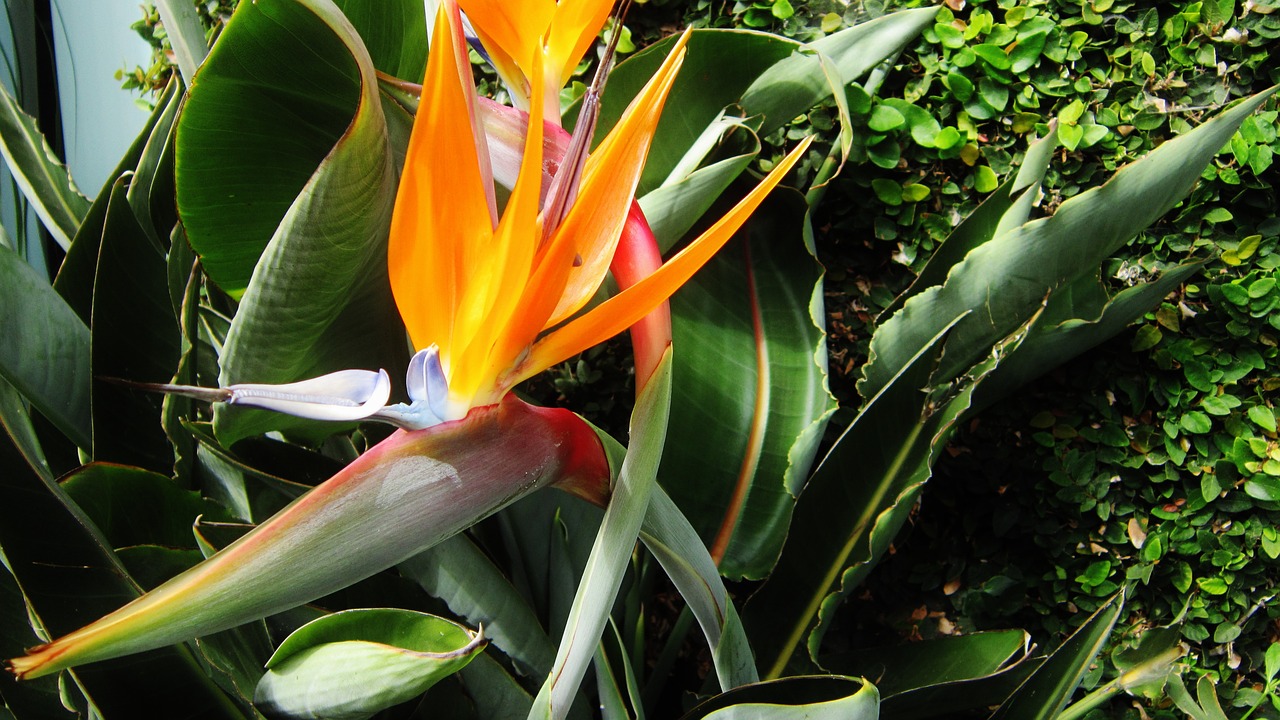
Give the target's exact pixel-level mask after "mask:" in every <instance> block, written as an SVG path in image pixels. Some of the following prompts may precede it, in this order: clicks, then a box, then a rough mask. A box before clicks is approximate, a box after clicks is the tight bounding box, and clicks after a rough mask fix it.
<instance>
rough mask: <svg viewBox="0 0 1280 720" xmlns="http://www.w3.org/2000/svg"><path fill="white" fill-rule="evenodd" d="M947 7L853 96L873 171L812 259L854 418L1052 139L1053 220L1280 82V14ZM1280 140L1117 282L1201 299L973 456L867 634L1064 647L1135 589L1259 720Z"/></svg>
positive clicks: (1271, 136) (1225, 171)
mask: <svg viewBox="0 0 1280 720" xmlns="http://www.w3.org/2000/svg"><path fill="white" fill-rule="evenodd" d="M946 4H947V5H948V8H947V9H944V10H943V11H942V12H941V13H940V14H939V16H938V22H937V24H936V25H935V27H934V28H933V29H932V31H927V32H926V33H925V36H924V39H923V41H922V42H921V43H920V44H919V45H918V47H916V48H915V49H914V50H913V51H909V52H908V53H905V54H904V56H903V57H902V58H901V61H900V63H899V65H898V66H897V67H896V68H895V69H894V70H893V71H892V72H890V73H888V74H887V76H886V79H885V85H884V86H883V87H882V88H880V92H879V93H878V96H877V97H874V98H873V97H870V96H869V94H868V93H864V92H859V91H858V90H857V89H855V90H853V91H852V92H851V93H850V110H851V112H852V113H853V115H854V116H855V122H858V123H859V124H860V125H861V126H862V127H863V128H865V130H864V131H863V132H862V133H860V134H859V135H858V136H857V138H856V140H855V154H854V158H853V160H854V161H857V162H859V165H858V167H856V168H847V169H846V171H845V173H844V174H843V175H842V176H841V179H839V180H837V182H836V183H835V185H834V188H833V189H832V191H831V194H829V195H828V196H827V198H826V201H825V208H826V209H827V211H828V216H827V217H824V218H820V219H819V225H820V227H821V228H822V229H824V230H825V233H824V234H823V235H822V236H820V238H819V241H818V249H819V254H820V255H821V256H822V258H823V260H824V261H825V262H827V263H828V267H829V270H830V273H831V275H830V278H831V280H832V281H833V282H831V283H830V285H829V292H828V294H829V302H830V305H829V307H830V309H831V310H832V317H831V323H830V328H829V329H830V331H831V332H832V337H833V344H834V346H835V350H836V354H835V358H836V359H837V360H838V361H839V362H835V363H833V370H835V371H836V372H837V378H836V380H837V383H836V388H837V391H843V393H844V394H845V397H848V393H849V392H850V391H851V390H852V382H850V380H852V379H856V376H857V372H858V370H857V368H858V366H859V364H860V362H861V358H862V356H863V353H864V352H865V347H864V345H863V343H864V342H865V339H866V337H867V336H868V335H869V329H870V327H872V326H873V325H874V322H875V316H876V314H877V311H878V310H879V309H881V308H883V307H885V306H886V305H887V304H888V302H889V300H890V298H891V297H892V296H893V295H894V293H895V292H896V291H898V290H899V289H900V288H901V287H902V283H903V282H904V278H905V277H909V273H905V272H901V270H905V269H908V268H909V269H918V268H919V267H920V266H921V264H922V263H923V261H924V260H925V259H927V258H928V256H929V254H930V252H931V251H932V250H933V248H934V244H935V243H936V242H937V241H938V240H940V239H941V238H942V237H945V235H946V233H947V232H948V231H949V230H950V228H951V227H952V226H953V225H954V224H955V222H956V220H957V219H958V218H960V217H963V216H964V215H965V214H966V213H967V212H969V210H970V209H971V208H972V207H973V206H974V205H975V204H976V203H977V202H978V201H980V200H981V198H982V197H983V195H984V194H985V193H986V192H989V191H990V190H992V189H994V188H995V187H996V186H997V184H998V183H999V182H1000V181H1001V180H1002V179H1004V178H1005V177H1006V176H1007V174H1008V173H1009V171H1010V168H1011V167H1016V165H1017V163H1018V161H1019V160H1020V157H1021V153H1022V151H1023V150H1024V149H1025V147H1026V145H1027V142H1028V139H1029V138H1030V137H1032V136H1036V135H1041V134H1043V133H1046V132H1049V131H1050V126H1049V122H1050V121H1056V123H1057V129H1058V130H1057V131H1058V133H1059V138H1060V139H1061V142H1062V145H1063V146H1064V147H1063V149H1061V150H1060V151H1059V155H1058V157H1057V158H1056V161H1055V163H1054V165H1053V168H1052V169H1051V170H1050V173H1049V177H1048V179H1047V182H1046V188H1045V192H1046V195H1045V197H1044V199H1043V201H1042V204H1041V207H1042V209H1043V211H1045V212H1051V211H1052V209H1053V208H1054V207H1055V206H1056V205H1057V204H1058V203H1060V202H1061V201H1062V200H1063V199H1065V198H1067V197H1070V196H1072V195H1074V194H1075V193H1077V192H1078V191H1079V190H1081V189H1083V188H1086V187H1089V186H1092V185H1095V184H1097V183H1098V182H1099V180H1100V178H1102V177H1105V176H1106V175H1107V174H1109V172H1110V171H1112V170H1113V169H1114V168H1116V167H1118V166H1121V165H1123V164H1124V163H1126V162H1128V161H1130V160H1132V159H1133V158H1135V157H1137V156H1140V155H1142V154H1144V153H1146V152H1147V151H1149V150H1150V149H1151V148H1152V147H1154V146H1155V145H1157V144H1159V143H1160V142H1162V141H1163V140H1165V139H1167V138H1169V137H1172V136H1173V135H1176V134H1177V133H1179V132H1181V131H1183V130H1185V129H1187V128H1188V127H1192V126H1194V125H1195V124H1197V123H1198V122H1199V121H1200V120H1201V119H1202V118H1203V117H1204V116H1205V115H1206V114H1207V113H1208V112H1209V111H1210V110H1212V109H1213V108H1216V107H1218V106H1220V105H1221V104H1223V103H1225V102H1229V101H1230V100H1232V99H1234V98H1235V97H1239V96H1241V95H1244V94H1247V93H1250V92H1254V91H1257V90H1260V89H1263V88H1265V87H1267V86H1269V85H1271V84H1272V83H1275V82H1277V81H1280V68H1278V66H1277V63H1276V60H1275V57H1274V51H1275V49H1276V48H1277V43H1276V41H1275V38H1276V37H1277V36H1278V35H1280V14H1278V13H1275V12H1273V10H1276V9H1277V8H1276V7H1275V6H1271V5H1268V4H1265V3H1245V4H1240V3H1234V2H1204V3H1200V2H1195V3H1192V2H1170V3H1140V2H1123V1H1117V2H1107V1H1105V0H1096V1H1094V2H1092V3H1089V2H1086V3H1079V2H1030V3H1025V2H1020V3H1014V2H1008V1H1002V2H994V1H989V2H982V1H979V2H970V3H963V2H948V3H946ZM869 5H870V4H869V3H868V4H865V5H864V6H863V9H864V10H865V11H869V12H873V10H872V9H871V8H870V7H869ZM1276 118H1277V114H1276V112H1275V110H1274V109H1271V110H1269V111H1267V112H1264V113H1261V114H1259V115H1258V116H1256V117H1254V118H1252V119H1251V120H1249V121H1247V122H1246V124H1245V126H1244V128H1243V129H1242V130H1241V132H1240V133H1239V134H1238V135H1237V136H1236V138H1235V139H1234V140H1233V141H1232V143H1231V145H1230V147H1228V148H1225V149H1224V151H1223V153H1222V154H1220V155H1219V157H1218V159H1217V161H1216V162H1215V167H1213V168H1211V169H1210V170H1208V171H1206V173H1205V174H1204V177H1203V182H1202V183H1201V184H1200V186H1199V187H1198V188H1197V189H1196V191H1195V192H1194V193H1193V195H1192V197H1191V198H1190V199H1189V200H1188V201H1187V202H1185V203H1184V204H1183V205H1182V206H1181V207H1180V208H1179V210H1178V211H1177V212H1176V213H1175V214H1174V215H1173V216H1172V217H1169V218H1167V219H1166V221H1165V222H1164V223H1163V224H1161V225H1158V226H1157V227H1155V228H1153V229H1152V230H1150V231H1149V232H1147V233H1146V234H1145V235H1143V236H1142V237H1140V238H1139V239H1137V240H1136V241H1135V242H1133V243H1132V244H1131V245H1130V246H1129V248H1128V250H1127V251H1126V252H1125V253H1123V254H1122V255H1121V256H1120V257H1117V258H1115V259H1114V260H1113V261H1112V262H1111V263H1110V264H1109V265H1108V266H1107V267H1104V268H1103V269H1102V270H1103V273H1104V278H1107V279H1109V281H1110V282H1111V283H1113V284H1114V285H1115V286H1116V287H1121V286H1124V285H1125V284H1127V283H1130V282H1132V281H1133V280H1134V279H1135V278H1139V277H1144V276H1147V275H1149V274H1151V273H1152V272H1154V271H1155V270H1157V269H1159V268H1162V267H1165V266H1167V265H1169V264H1172V263H1175V262H1179V261H1182V260H1185V259H1186V258H1187V257H1189V256H1193V257H1203V258H1205V259H1206V262H1205V265H1204V269H1203V271H1202V272H1201V274H1200V276H1199V277H1198V278H1196V280H1195V281H1194V282H1192V283H1191V284H1188V285H1187V286H1185V287H1184V288H1183V289H1182V290H1181V291H1180V292H1179V293H1177V294H1175V295H1173V296H1170V297H1169V298H1167V299H1166V301H1165V302H1164V304H1163V305H1162V306H1161V308H1160V309H1159V310H1157V311H1156V312H1154V313H1152V314H1151V315H1149V316H1148V317H1147V319H1146V320H1145V322H1144V323H1142V324H1141V325H1139V326H1138V327H1136V328H1134V329H1133V330H1132V331H1131V332H1130V333H1128V334H1127V335H1125V336H1123V337H1121V338H1119V339H1117V340H1115V341H1113V342H1111V343H1109V344H1107V345H1105V346H1103V347H1101V348H1099V349H1098V350H1097V351H1095V352H1093V353H1092V354H1090V355H1087V356H1086V357H1085V358H1082V359H1081V360H1079V361H1077V362H1074V363H1071V364H1069V365H1068V366H1066V367H1064V368H1062V369H1060V370H1059V371H1057V372H1055V373H1053V374H1051V375H1050V376H1049V377H1047V378H1045V379H1043V380H1042V381H1040V382H1039V383H1037V384H1036V385H1035V386H1033V387H1032V388H1031V389H1029V391H1028V392H1026V393H1023V394H1021V395H1019V396H1018V397H1016V398H1013V399H1011V400H1009V401H1006V402H1004V403H1003V404H1001V405H998V406H996V407H993V408H991V409H990V410H989V411H988V412H986V413H985V414H984V415H983V416H982V417H981V419H980V421H978V422H975V423H974V424H973V425H972V426H971V427H970V428H968V430H967V431H966V432H963V433H961V435H960V436H959V437H958V439H957V440H956V441H955V443H954V444H953V447H952V457H951V458H949V459H946V460H944V461H943V462H942V463H940V467H939V476H940V477H938V478H937V479H936V480H935V482H934V483H933V486H932V487H931V488H930V489H929V490H928V491H927V492H926V494H925V496H924V500H923V503H922V506H921V508H920V511H919V515H918V519H917V522H916V523H915V525H914V530H912V531H911V532H910V534H909V535H907V536H906V537H903V538H900V543H899V547H898V552H897V555H896V556H895V557H893V558H891V559H889V560H887V561H886V562H885V563H884V565H883V566H882V567H881V568H880V570H879V571H878V572H877V574H876V575H875V576H874V577H873V579H872V580H871V581H870V584H869V593H868V594H867V595H866V596H864V598H863V602H862V604H861V605H860V606H858V607H856V608H855V612H858V613H861V615H860V616H861V617H863V618H865V617H866V616H868V615H870V616H872V617H879V618H881V619H882V620H883V621H884V623H885V624H886V625H888V626H889V627H891V628H894V629H896V630H897V631H898V632H899V633H901V634H907V635H910V634H914V633H920V634H924V635H929V634H935V633H939V632H943V633H948V632H966V631H971V630H974V629H980V628H988V627H1005V626H1009V625H1021V626H1025V627H1028V628H1031V629H1032V630H1033V634H1034V635H1035V636H1036V638H1037V640H1038V641H1040V642H1043V643H1049V644H1052V643H1054V642H1056V641H1057V638H1060V637H1061V636H1062V634H1063V633H1065V632H1067V631H1069V630H1070V629H1071V628H1072V627H1073V626H1074V625H1075V624H1077V623H1078V622H1080V621H1081V620H1082V619H1083V618H1084V617H1085V616H1086V615H1087V614H1088V612H1090V611H1092V610H1093V609H1095V608H1096V607H1097V606H1098V604H1099V603H1100V602H1101V601H1102V600H1104V599H1105V598H1107V597H1109V596H1110V595H1111V594H1113V593H1114V592H1116V591H1117V590H1118V589H1119V588H1121V587H1126V588H1128V590H1129V593H1130V601H1129V605H1128V608H1127V611H1126V612H1127V619H1126V620H1125V622H1127V624H1128V627H1130V628H1131V629H1132V630H1134V631H1137V630H1139V629H1141V628H1143V627H1149V626H1151V625H1157V624H1163V623H1167V622H1170V621H1172V620H1173V619H1174V618H1175V617H1176V616H1178V615H1179V613H1181V612H1182V611H1183V609H1184V607H1185V609H1186V613H1185V620H1186V622H1185V624H1183V625H1182V629H1181V632H1182V636H1183V639H1184V640H1185V641H1186V642H1187V643H1188V645H1189V646H1190V652H1189V654H1188V664H1189V666H1190V667H1191V668H1192V670H1193V673H1196V674H1199V673H1208V674H1210V675H1211V676H1213V677H1215V678H1221V682H1220V684H1219V693H1220V694H1221V695H1222V696H1223V697H1224V698H1225V699H1228V700H1233V701H1235V702H1236V704H1237V705H1238V706H1240V707H1248V706H1251V705H1252V704H1253V703H1254V701H1255V700H1256V699H1257V694H1256V692H1257V689H1258V688H1261V686H1262V683H1263V654H1264V652H1265V650H1266V649H1267V647H1268V645H1269V644H1270V643H1271V642H1272V641H1273V640H1274V639H1275V635H1276V619H1277V618H1280V610H1278V609H1276V608H1275V607H1274V604H1273V603H1271V602H1270V601H1271V600H1272V598H1273V597H1274V596H1275V595H1276V592H1277V590H1276V589H1275V586H1276V584H1277V583H1278V582H1280V571H1278V569H1277V563H1276V558H1277V556H1280V533H1278V531H1277V529H1276V522H1277V520H1278V519H1280V513H1277V510H1280V502H1278V501H1280V449H1278V446H1277V436H1276V409H1275V407H1274V406H1275V404H1276V399H1277V397H1280V395H1278V394H1277V392H1276V391H1277V389H1280V379H1277V378H1280V359H1278V358H1277V351H1276V346H1277V338H1278V337H1280V332H1278V330H1280V309H1278V308H1280V289H1277V287H1276V284H1277V279H1280V273H1278V272H1277V269H1276V268H1277V267H1280V247H1277V245H1278V241H1277V235H1280V221H1278V220H1277V219H1276V217H1275V208H1276V195H1275V191H1274V189H1273V185H1274V181H1275V177H1276V176H1275V171H1274V169H1273V162H1272V161H1273V157H1274V153H1275V151H1276V149H1277V148H1278V147H1280V145H1277V139H1276ZM807 120H808V122H809V123H811V124H812V126H814V127H818V128H819V129H822V128H824V127H827V126H828V125H829V124H830V120H829V119H828V118H823V117H813V116H811V117H810V118H808V119H807ZM803 124H804V120H800V121H798V122H797V129H799V127H800V126H802V125H803ZM837 195H838V197H837ZM840 373H843V374H845V375H846V376H847V377H846V378H844V380H845V382H839V380H841V378H840V377H839V374H840ZM867 611H871V612H867ZM864 622H865V621H864ZM863 630H864V631H865V632H869V633H873V632H875V631H876V630H875V629H869V628H866V627H864V628H863ZM878 630H879V631H880V632H883V631H884V629H883V628H879V629H878ZM1106 670H1107V668H1099V678H1101V677H1102V676H1103V675H1105V674H1106ZM1124 706H1125V703H1121V702H1118V703H1117V705H1116V706H1115V710H1116V711H1119V710H1120V709H1122V708H1123V707H1124ZM1163 706H1167V702H1166V703H1163V704H1162V703H1155V704H1154V705H1153V706H1152V707H1154V708H1159V707H1163Z"/></svg>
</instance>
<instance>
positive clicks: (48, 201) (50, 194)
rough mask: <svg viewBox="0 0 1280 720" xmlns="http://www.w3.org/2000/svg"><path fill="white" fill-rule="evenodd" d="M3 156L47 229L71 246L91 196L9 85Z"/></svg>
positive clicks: (0, 125)
mask: <svg viewBox="0 0 1280 720" xmlns="http://www.w3.org/2000/svg"><path fill="white" fill-rule="evenodd" d="M0 156H3V157H4V161H5V164H6V165H8V166H9V172H10V173H11V174H12V175H13V179H14V181H15V182H17V183H18V187H19V188H20V189H21V190H22V194H23V196H24V197H26V199H27V202H29V203H31V206H32V207H33V208H35V211H36V214H37V215H39V216H40V221H41V222H42V223H44V226H45V229H47V230H48V231H49V234H50V235H52V236H53V239H54V240H55V241H57V243H58V244H59V245H61V246H62V249H63V250H66V249H67V248H69V247H70V246H71V238H72V237H74V236H75V234H76V230H77V229H78V228H79V227H80V221H81V220H83V219H84V216H85V213H87V212H88V211H89V200H88V198H86V197H85V196H84V195H81V194H80V190H79V189H78V188H77V187H76V184H75V182H73V181H72V180H71V174H70V173H69V172H68V171H67V167H66V166H65V165H63V164H62V162H61V161H59V160H58V156H57V155H55V154H54V152H53V149H52V148H50V147H49V143H48V142H47V141H45V139H44V135H41V134H40V128H38V127H37V126H36V120H35V118H33V117H31V116H30V115H28V114H26V113H25V112H23V111H22V108H21V107H19V106H18V101H17V100H15V99H14V98H13V96H12V95H10V94H9V91H8V90H7V89H5V88H0Z"/></svg>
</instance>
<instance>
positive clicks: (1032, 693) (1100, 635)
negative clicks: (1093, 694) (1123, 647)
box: [991, 595, 1124, 720]
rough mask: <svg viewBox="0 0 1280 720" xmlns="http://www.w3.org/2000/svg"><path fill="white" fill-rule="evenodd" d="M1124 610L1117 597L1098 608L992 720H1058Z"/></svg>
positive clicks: (1119, 598)
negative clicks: (1054, 718) (1056, 718)
mask: <svg viewBox="0 0 1280 720" xmlns="http://www.w3.org/2000/svg"><path fill="white" fill-rule="evenodd" d="M1123 607H1124V598H1122V597H1121V596H1119V595H1117V596H1115V597H1113V598H1111V599H1110V600H1108V601H1107V602H1106V603H1105V604H1103V606H1102V607H1100V608H1098V610H1097V612H1095V613H1094V614H1093V615H1092V616H1090V617H1089V619H1088V620H1086V621H1085V623H1084V624H1083V625H1081V626H1080V629H1078V630H1076V631H1075V632H1074V633H1072V635H1071V637H1069V638H1067V640H1066V642H1064V643H1062V645H1060V646H1059V647H1058V649H1057V650H1054V651H1053V653H1052V654H1051V655H1050V656H1049V658H1048V659H1047V660H1045V661H1044V664H1042V665H1041V666H1040V667H1039V668H1037V669H1036V671H1035V672H1034V673H1033V674H1032V675H1031V677H1029V678H1027V681H1026V682H1024V683H1023V684H1022V685H1021V686H1019V687H1018V690H1017V691H1016V692H1015V693H1014V694H1013V695H1011V696H1010V697H1009V699H1007V700H1005V702H1004V704H1002V705H1001V706H1000V709H999V710H997V711H996V712H995V714H993V715H992V716H991V720H1050V719H1051V718H1053V717H1056V716H1057V714H1058V713H1059V712H1060V711H1061V710H1062V708H1063V706H1064V705H1066V703H1067V700H1068V699H1069V698H1070V697H1071V693H1073V692H1075V689H1076V687H1077V686H1078V685H1079V684H1080V679H1081V678H1083V677H1084V674H1085V673H1086V672H1087V671H1088V670H1089V665H1090V664H1091V663H1092V662H1093V659H1094V658H1095V657H1097V655H1098V653H1099V652H1100V651H1101V650H1102V646H1103V643H1105V642H1106V641H1107V638H1108V637H1109V636H1110V635H1111V628H1112V627H1114V626H1115V624H1116V618H1118V617H1120V610H1121V609H1122V608H1123Z"/></svg>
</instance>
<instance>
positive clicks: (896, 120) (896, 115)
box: [867, 105, 907, 132]
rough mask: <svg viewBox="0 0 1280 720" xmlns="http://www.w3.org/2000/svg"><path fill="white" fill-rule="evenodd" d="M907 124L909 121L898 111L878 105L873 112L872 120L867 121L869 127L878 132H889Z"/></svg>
mask: <svg viewBox="0 0 1280 720" xmlns="http://www.w3.org/2000/svg"><path fill="white" fill-rule="evenodd" d="M906 122H907V119H906V118H905V117H903V116H902V113H900V112H898V111H897V110H895V109H893V108H891V107H889V106H888V105H877V106H876V107H875V109H873V110H872V111H871V118H870V119H869V120H867V127H869V128H871V129H872V130H875V131H876V132H889V131H890V130H896V129H898V128H900V127H902V126H903V125H904V124H906Z"/></svg>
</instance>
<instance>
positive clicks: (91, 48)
mask: <svg viewBox="0 0 1280 720" xmlns="http://www.w3.org/2000/svg"><path fill="white" fill-rule="evenodd" d="M15 7H16V6H15ZM15 7H10V6H9V5H8V2H7V0H6V2H5V6H4V11H3V12H0V83H3V85H4V87H5V88H6V89H7V90H8V91H9V92H10V93H11V94H14V95H16V96H19V98H21V97H22V95H23V94H24V92H25V93H31V92H34V90H33V89H32V88H30V87H19V86H22V85H30V84H31V83H32V82H34V77H33V76H32V75H33V73H34V59H32V58H21V57H18V56H17V53H18V51H17V49H16V48H15V42H14V38H15V32H17V33H26V34H28V35H29V34H30V33H31V32H33V30H32V28H31V27H30V26H28V25H26V24H25V23H24V24H23V25H21V26H19V27H17V28H13V27H11V26H10V18H9V15H10V13H12V12H15V11H17V10H16V9H15ZM52 14H53V33H54V44H55V47H56V50H55V62H56V63H57V71H58V97H59V103H60V104H61V108H62V131H63V134H64V140H65V148H66V159H67V160H68V165H69V166H70V168H71V177H72V179H73V180H74V181H75V182H76V185H77V186H79V188H80V191H81V192H83V193H84V194H85V195H87V196H89V197H90V198H92V197H94V196H95V195H97V193H98V191H99V190H100V188H101V187H102V184H103V183H104V182H106V179H107V175H108V174H109V173H110V172H111V170H113V169H114V168H115V165H116V162H117V161H118V160H119V159H120V156H121V155H123V154H124V151H125V150H127V149H128V147H129V144H130V143H131V142H132V141H133V139H134V137H135V136H136V135H137V134H138V132H139V131H140V130H141V128H142V125H143V123H145V122H146V119H147V113H146V111H145V110H143V109H142V108H140V107H139V106H138V105H137V104H136V103H135V99H136V97H137V95H136V93H131V92H127V91H124V90H121V89H120V81H118V80H116V79H115V73H116V71H117V70H119V69H120V68H130V69H132V68H133V67H134V66H136V65H141V66H144V67H145V66H147V65H148V64H150V61H151V49H150V47H148V45H147V43H146V42H145V41H144V40H143V39H142V38H140V37H139V36H138V35H137V33H135V32H134V31H133V30H132V29H131V28H130V27H129V26H130V25H132V24H133V23H135V22H137V21H138V20H139V19H140V18H141V17H142V14H141V10H140V9H139V7H138V3H137V2H136V0H53V8H52ZM24 39H25V38H24ZM23 70H25V72H26V77H21V75H22V71H23ZM42 130H43V131H44V132H45V133H49V131H50V129H49V128H42ZM0 165H3V163H0ZM23 204H24V203H23V202H22V200H21V199H20V197H19V196H18V194H17V191H16V185H14V183H13V182H12V180H11V178H10V177H9V173H8V171H7V169H5V168H4V167H0V227H2V228H3V233H4V234H3V236H0V237H7V238H8V240H9V241H10V242H13V243H21V242H22V241H23V239H24V236H25V237H26V239H27V240H28V241H32V240H34V239H35V238H36V237H38V236H37V235H35V234H34V233H33V234H31V235H27V233H24V232H23V226H24V225H25V226H26V227H28V228H36V227H38V225H37V223H38V222H39V221H38V220H37V219H36V217H35V214H34V212H28V213H26V215H27V220H26V222H25V223H20V222H19V217H18V215H19V208H20V207H22V206H23ZM39 254H40V253H38V252H35V253H34V254H33V255H31V256H30V258H29V260H30V261H32V262H35V263H37V264H39V263H40V259H39V257H38V256H39Z"/></svg>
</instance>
